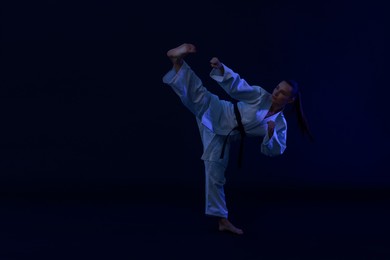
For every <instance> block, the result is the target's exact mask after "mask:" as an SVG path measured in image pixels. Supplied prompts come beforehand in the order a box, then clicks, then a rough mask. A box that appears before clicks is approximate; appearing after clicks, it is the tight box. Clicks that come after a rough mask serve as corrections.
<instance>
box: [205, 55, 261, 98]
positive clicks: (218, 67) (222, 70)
mask: <svg viewBox="0 0 390 260" xmlns="http://www.w3.org/2000/svg"><path fill="white" fill-rule="evenodd" d="M210 64H211V67H212V68H213V69H212V71H211V72H210V77H211V78H212V79H214V80H215V81H217V82H218V83H219V85H220V86H221V87H222V88H223V89H224V90H225V91H226V93H228V94H229V95H230V96H231V97H232V98H234V99H237V100H239V101H244V102H246V103H255V102H257V101H258V100H259V98H260V96H261V95H262V94H263V89H262V88H260V87H258V86H251V85H249V84H248V83H247V82H246V81H245V80H244V79H242V78H241V77H240V75H239V74H237V73H235V72H234V71H233V70H231V69H230V68H228V67H227V66H226V65H224V64H223V63H221V62H220V61H219V59H218V58H216V57H214V58H212V59H211V60H210Z"/></svg>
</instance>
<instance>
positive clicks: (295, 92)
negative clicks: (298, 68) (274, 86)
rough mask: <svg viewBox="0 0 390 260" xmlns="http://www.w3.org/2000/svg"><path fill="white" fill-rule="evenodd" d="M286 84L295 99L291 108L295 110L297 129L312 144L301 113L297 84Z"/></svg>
mask: <svg viewBox="0 0 390 260" xmlns="http://www.w3.org/2000/svg"><path fill="white" fill-rule="evenodd" d="M286 82H287V83H288V84H289V85H290V86H291V87H292V88H293V91H292V96H293V97H294V98H295V99H294V103H293V108H294V110H295V115H296V117H297V121H298V126H299V129H300V130H301V133H302V135H307V136H308V137H309V139H310V141H312V142H314V137H313V135H312V133H311V131H310V129H309V124H308V122H307V119H306V116H305V114H304V112H303V108H302V97H301V93H300V91H299V89H298V83H297V82H296V81H294V80H286Z"/></svg>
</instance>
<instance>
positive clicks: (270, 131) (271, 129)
mask: <svg viewBox="0 0 390 260" xmlns="http://www.w3.org/2000/svg"><path fill="white" fill-rule="evenodd" d="M267 124H268V137H269V138H271V137H272V136H273V135H274V130H275V121H271V120H270V121H268V122H267Z"/></svg>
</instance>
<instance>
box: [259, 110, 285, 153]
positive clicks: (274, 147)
mask: <svg viewBox="0 0 390 260" xmlns="http://www.w3.org/2000/svg"><path fill="white" fill-rule="evenodd" d="M275 123H276V126H275V130H274V133H273V135H272V137H271V138H269V136H268V133H267V134H266V135H265V136H264V138H263V142H262V144H261V152H262V153H263V154H265V155H267V156H276V155H281V154H283V152H284V150H286V140H287V124H286V121H285V119H284V117H277V119H276V121H275Z"/></svg>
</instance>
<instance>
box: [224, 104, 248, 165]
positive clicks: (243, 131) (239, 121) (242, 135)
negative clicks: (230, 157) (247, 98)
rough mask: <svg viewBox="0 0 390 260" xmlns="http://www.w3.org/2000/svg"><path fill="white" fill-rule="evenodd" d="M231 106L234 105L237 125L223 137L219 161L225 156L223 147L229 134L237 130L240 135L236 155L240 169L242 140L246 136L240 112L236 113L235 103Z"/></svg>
mask: <svg viewBox="0 0 390 260" xmlns="http://www.w3.org/2000/svg"><path fill="white" fill-rule="evenodd" d="M233 105H234V114H235V115H236V120H237V124H238V125H237V126H236V127H234V128H233V129H232V130H230V132H229V133H228V134H227V136H226V137H225V141H224V142H223V146H222V152H221V157H220V159H222V158H223V156H224V154H225V147H226V143H227V140H228V139H229V136H230V134H231V133H232V132H233V131H234V130H238V131H239V132H240V135H241V142H240V150H239V154H238V167H241V165H242V154H243V152H244V138H245V136H246V133H245V128H244V125H243V124H242V122H241V115H240V111H238V106H237V102H234V103H233Z"/></svg>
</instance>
